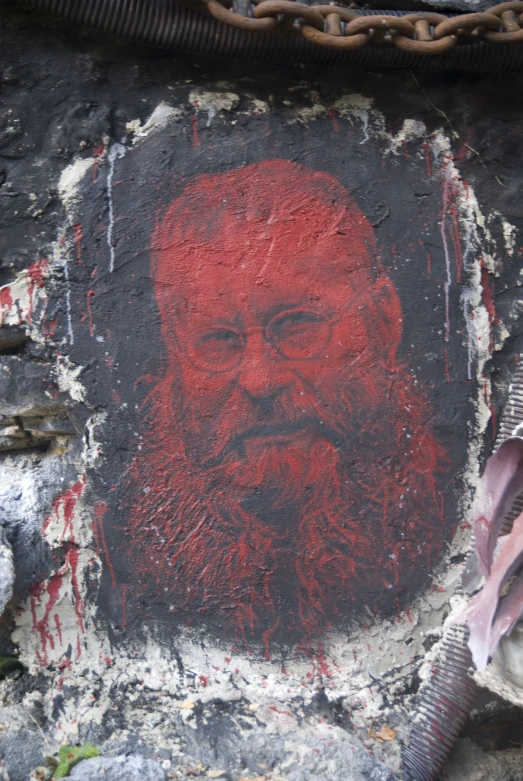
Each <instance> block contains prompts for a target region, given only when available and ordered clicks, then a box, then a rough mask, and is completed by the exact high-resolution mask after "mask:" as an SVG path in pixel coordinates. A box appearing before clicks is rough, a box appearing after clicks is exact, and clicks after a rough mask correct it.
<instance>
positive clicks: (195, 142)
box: [191, 114, 200, 146]
mask: <svg viewBox="0 0 523 781" xmlns="http://www.w3.org/2000/svg"><path fill="white" fill-rule="evenodd" d="M191 120H192V145H193V146H200V139H199V138H198V117H197V116H196V114H193V115H192V117H191Z"/></svg>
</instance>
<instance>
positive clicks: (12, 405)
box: [0, 355, 63, 416]
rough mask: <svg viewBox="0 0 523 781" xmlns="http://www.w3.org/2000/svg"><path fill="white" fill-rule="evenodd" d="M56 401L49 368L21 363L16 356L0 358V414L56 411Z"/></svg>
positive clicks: (59, 405) (54, 387)
mask: <svg viewBox="0 0 523 781" xmlns="http://www.w3.org/2000/svg"><path fill="white" fill-rule="evenodd" d="M62 407H63V404H62V403H61V402H60V401H59V400H58V396H57V393H56V385H55V383H54V381H53V379H52V376H51V366H50V365H48V364H45V363H36V362H33V361H24V360H22V359H21V358H19V357H18V356H16V355H4V356H2V358H1V359H0V415H7V416H9V415H26V414H32V415H39V414H46V413H48V412H58V410H60V409H61V408H62Z"/></svg>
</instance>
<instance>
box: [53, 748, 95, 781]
mask: <svg viewBox="0 0 523 781" xmlns="http://www.w3.org/2000/svg"><path fill="white" fill-rule="evenodd" d="M98 756H100V752H99V750H98V749H97V748H96V746H93V744H92V743H84V745H83V746H62V748H61V749H60V751H59V752H58V765H57V767H56V770H55V771H54V773H53V778H66V777H67V776H68V775H69V773H70V772H71V770H72V768H73V767H74V766H75V765H77V764H78V762H81V761H82V759H91V757H98Z"/></svg>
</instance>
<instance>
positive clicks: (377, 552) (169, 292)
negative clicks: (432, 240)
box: [99, 160, 446, 652]
mask: <svg viewBox="0 0 523 781" xmlns="http://www.w3.org/2000/svg"><path fill="white" fill-rule="evenodd" d="M203 215H212V219H207V217H205V218H204V217H203ZM289 215H292V220H290V219H289ZM318 237H320V238H318ZM152 245H153V246H154V247H155V251H154V253H153V257H152V273H153V278H154V280H155V284H156V298H157V302H158V307H159V311H160V317H161V323H162V335H163V339H164V343H165V346H166V349H167V353H168V361H169V363H168V369H167V371H166V373H165V377H164V379H163V380H161V381H160V382H159V383H158V384H157V386H156V387H155V388H154V390H153V391H152V392H151V394H150V396H149V398H148V409H149V420H148V423H149V428H148V433H147V434H146V436H145V437H144V447H143V451H141V452H140V453H139V454H138V456H137V457H136V460H135V463H134V466H133V468H132V470H131V480H130V484H129V486H128V491H127V495H128V496H129V497H131V500H132V502H133V506H132V512H131V520H130V523H129V528H128V534H129V539H130V541H131V545H132V548H131V553H132V560H133V566H134V571H135V572H137V573H138V574H139V575H140V577H139V581H141V582H139V583H137V586H136V588H137V589H139V588H140V586H142V587H144V586H146V585H147V587H150V586H151V584H154V585H155V587H156V589H157V592H158V595H161V596H162V597H164V595H165V589H166V588H167V589H168V593H169V598H170V599H171V600H172V601H173V603H174V605H175V606H176V609H179V610H181V611H186V614H190V615H191V616H195V617H197V616H198V615H201V614H203V615H210V616H213V615H215V616H220V621H221V623H222V625H223V623H224V622H229V623H228V624H227V626H226V631H230V632H231V633H232V634H233V635H234V637H235V638H237V639H238V640H239V641H240V640H243V641H246V640H248V641H249V642H250V641H251V640H253V641H259V642H263V641H265V646H266V652H268V647H269V645H270V644H272V643H273V642H277V641H279V640H281V639H283V640H284V641H289V639H290V640H294V641H297V642H300V641H305V640H306V639H307V638H311V637H314V636H315V635H316V634H317V633H318V632H320V631H325V630H326V629H327V628H328V627H330V626H333V625H334V624H336V623H337V622H338V621H339V620H340V618H343V617H344V616H345V617H347V616H349V617H352V616H353V615H354V614H355V611H356V612H357V611H358V610H360V611H361V610H363V609H365V608H370V609H371V610H372V609H373V608H376V610H377V607H376V606H374V605H369V604H368V603H369V594H370V593H373V594H374V595H376V599H379V605H380V609H381V608H382V607H383V605H384V604H386V605H392V604H393V601H394V599H396V598H398V595H399V594H400V593H402V592H405V590H407V591H408V589H409V588H412V582H413V579H415V577H416V573H417V575H418V577H419V573H420V572H425V566H426V561H427V560H431V559H432V560H436V559H437V557H438V556H439V555H440V553H441V549H442V545H443V540H444V538H445V534H446V532H445V527H444V524H443V522H442V508H441V506H440V503H439V499H438V497H437V495H436V487H435V473H436V471H437V470H438V469H439V468H441V464H442V463H443V453H442V451H441V449H440V447H439V446H438V445H437V444H436V442H435V440H434V437H433V435H432V433H431V430H430V420H431V410H430V408H429V407H428V405H427V402H426V401H425V399H424V397H423V395H422V393H421V392H420V390H419V389H417V388H416V387H415V386H414V385H413V383H412V380H411V377H410V375H409V374H408V372H407V371H405V370H404V369H403V368H402V367H401V366H400V365H398V363H397V361H396V350H397V347H398V344H399V342H400V340H401V337H402V325H401V323H402V312H401V306H400V302H399V299H398V295H397V293H396V290H395V288H394V287H393V285H392V283H391V282H390V281H389V280H388V279H387V278H386V277H385V275H384V273H383V270H382V269H380V268H377V267H376V260H375V257H376V252H375V240H374V233H373V230H372V227H371V226H370V223H369V222H368V220H367V219H366V218H365V217H364V215H363V214H362V213H361V212H360V210H359V209H358V207H357V206H356V204H355V203H354V201H353V200H352V198H351V196H350V195H349V193H348V192H347V191H346V190H345V189H344V188H343V187H341V185H340V184H339V183H338V182H337V181H336V180H335V179H333V178H332V177H330V176H327V175H325V174H321V173H318V172H315V171H312V170H310V169H307V168H305V167H303V166H300V165H298V164H294V163H290V162H288V161H284V160H275V161H271V162H265V163H261V164H257V165H253V166H248V167H245V168H243V169H239V170H236V171H231V172H228V173H224V174H219V175H216V176H201V177H198V178H197V179H195V180H194V182H193V183H191V184H190V185H188V187H187V188H186V190H185V192H184V194H183V196H182V197H180V198H179V199H177V200H175V201H173V203H172V204H171V206H170V207H169V209H168V210H167V212H166V213H165V214H164V215H162V216H161V217H160V218H159V219H158V222H157V225H156V230H155V234H154V237H153V241H152ZM376 275H377V277H378V279H377V280H376ZM405 410H408V415H406V413H405ZM260 497H261V500H260ZM362 518H364V519H365V523H364V524H363V525H362ZM99 529H100V534H101V530H102V525H101V521H100V526H99ZM407 540H408V541H409V542H406V541H407ZM391 552H393V556H391ZM380 582H383V586H382V587H380ZM281 594H283V595H284V598H283V599H282V597H281ZM402 601H404V597H403V596H402ZM343 611H345V612H343Z"/></svg>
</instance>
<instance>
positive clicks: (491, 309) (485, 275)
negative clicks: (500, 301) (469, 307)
mask: <svg viewBox="0 0 523 781" xmlns="http://www.w3.org/2000/svg"><path fill="white" fill-rule="evenodd" d="M481 287H482V288H483V294H482V298H483V304H484V306H485V309H486V310H487V312H488V315H489V320H490V322H491V323H494V322H495V320H496V301H495V298H494V288H493V285H492V282H491V279H490V275H489V272H488V269H487V268H486V266H485V263H484V260H483V258H481Z"/></svg>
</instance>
